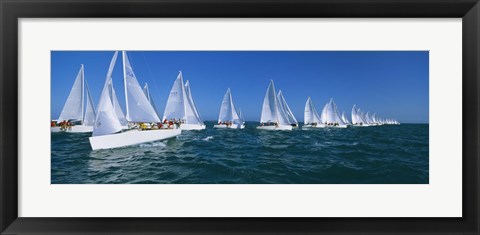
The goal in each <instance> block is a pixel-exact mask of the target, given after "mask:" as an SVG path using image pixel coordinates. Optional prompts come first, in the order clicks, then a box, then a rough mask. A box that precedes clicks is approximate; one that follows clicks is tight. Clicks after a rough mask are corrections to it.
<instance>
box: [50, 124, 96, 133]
mask: <svg viewBox="0 0 480 235" xmlns="http://www.w3.org/2000/svg"><path fill="white" fill-rule="evenodd" d="M50 131H51V132H68V133H88V132H93V126H83V125H78V126H71V127H69V128H67V129H66V130H62V129H61V128H60V127H59V126H55V127H50Z"/></svg>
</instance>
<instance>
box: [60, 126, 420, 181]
mask: <svg viewBox="0 0 480 235" xmlns="http://www.w3.org/2000/svg"><path fill="white" fill-rule="evenodd" d="M257 125H258V123H253V122H247V127H246V128H245V129H244V130H219V129H213V128H212V126H213V123H212V122H209V123H207V129H206V130H203V131H184V132H182V134H181V135H180V136H178V137H177V138H172V139H169V140H165V141H161V142H154V143H149V144H143V145H140V146H133V147H126V148H121V149H113V150H100V151H92V150H91V149H90V144H89V142H88V137H89V136H90V135H91V134H69V133H52V135H51V137H52V172H51V173H52V178H51V182H52V183H53V184H426V183H428V182H429V181H428V179H429V178H428V175H429V174H428V169H429V166H428V162H429V161H428V156H429V154H428V139H429V138H428V125H427V124H402V125H385V126H373V127H353V128H352V127H349V128H347V129H314V130H301V129H300V128H296V129H294V130H293V131H260V130H256V129H255V127H256V126H257Z"/></svg>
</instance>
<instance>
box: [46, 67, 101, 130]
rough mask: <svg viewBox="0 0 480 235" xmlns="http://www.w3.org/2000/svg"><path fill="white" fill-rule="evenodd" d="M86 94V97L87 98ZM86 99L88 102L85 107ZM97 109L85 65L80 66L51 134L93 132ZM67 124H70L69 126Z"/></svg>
mask: <svg viewBox="0 0 480 235" xmlns="http://www.w3.org/2000/svg"><path fill="white" fill-rule="evenodd" d="M85 93H86V96H85ZM85 99H86V100H87V103H86V107H85ZM95 115H96V114H95V107H94V106H93V100H92V96H91V95H90V89H89V88H88V84H87V81H86V80H85V71H84V67H83V64H82V65H81V66H80V70H79V71H78V74H77V77H76V79H75V82H74V83H73V86H72V89H71V90H70V94H69V95H68V98H67V101H65V104H64V106H63V109H62V112H61V113H60V116H59V117H58V119H57V121H52V125H51V128H50V131H51V132H62V131H63V132H71V133H85V132H92V131H93V124H94V122H95ZM67 122H68V123H69V124H68V125H67Z"/></svg>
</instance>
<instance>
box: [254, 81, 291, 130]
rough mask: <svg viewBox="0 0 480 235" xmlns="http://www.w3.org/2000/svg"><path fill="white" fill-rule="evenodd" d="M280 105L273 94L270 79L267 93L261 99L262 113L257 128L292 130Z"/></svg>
mask: <svg viewBox="0 0 480 235" xmlns="http://www.w3.org/2000/svg"><path fill="white" fill-rule="evenodd" d="M280 105H281V104H280V102H279V101H278V99H277V95H276V94H275V86H274V84H273V80H270V84H269V86H268V88H267V93H266V94H265V98H264V99H263V107H262V115H261V117H260V125H261V126H258V127H257V129H261V130H292V126H291V125H290V123H289V122H288V117H287V114H286V113H285V112H284V110H283V109H282V108H281V107H280Z"/></svg>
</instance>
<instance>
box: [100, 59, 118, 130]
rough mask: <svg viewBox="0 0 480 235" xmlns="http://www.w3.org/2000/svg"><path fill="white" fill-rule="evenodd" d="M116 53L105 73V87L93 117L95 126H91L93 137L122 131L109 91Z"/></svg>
mask: <svg viewBox="0 0 480 235" xmlns="http://www.w3.org/2000/svg"><path fill="white" fill-rule="evenodd" d="M117 54H118V52H115V54H114V55H113V58H112V61H111V62H110V68H109V71H108V73H107V78H106V80H105V85H104V86H103V90H102V94H101V96H100V101H99V102H98V105H97V115H96V117H95V125H94V126H93V136H101V135H108V134H113V133H116V132H119V131H121V130H122V125H121V123H120V121H119V119H118V117H117V115H116V113H115V109H114V107H113V101H112V95H111V90H112V88H113V86H112V78H111V75H112V70H113V66H114V65H115V61H116V59H117Z"/></svg>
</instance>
